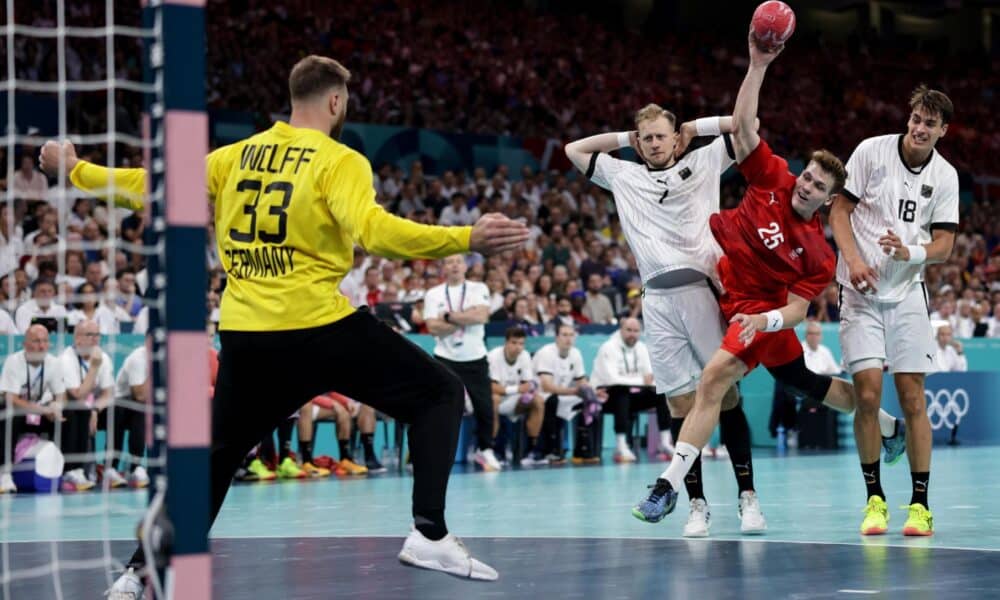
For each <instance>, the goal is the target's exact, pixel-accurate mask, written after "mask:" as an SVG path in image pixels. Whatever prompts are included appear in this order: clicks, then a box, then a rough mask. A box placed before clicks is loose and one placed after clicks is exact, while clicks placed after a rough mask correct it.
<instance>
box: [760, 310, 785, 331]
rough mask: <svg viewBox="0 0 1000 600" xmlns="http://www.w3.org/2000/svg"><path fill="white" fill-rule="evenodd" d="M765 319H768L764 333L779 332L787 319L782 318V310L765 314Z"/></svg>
mask: <svg viewBox="0 0 1000 600" xmlns="http://www.w3.org/2000/svg"><path fill="white" fill-rule="evenodd" d="M764 318H766V319H767V325H766V326H765V327H764V331H778V330H779V329H781V328H782V326H783V325H784V324H785V317H783V316H781V311H780V310H769V311H767V312H766V313H764Z"/></svg>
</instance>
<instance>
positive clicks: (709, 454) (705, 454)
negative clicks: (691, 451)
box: [701, 446, 715, 460]
mask: <svg viewBox="0 0 1000 600" xmlns="http://www.w3.org/2000/svg"><path fill="white" fill-rule="evenodd" d="M706 458H715V448H712V447H711V446H705V447H704V448H702V449H701V459H702V460H705V459H706Z"/></svg>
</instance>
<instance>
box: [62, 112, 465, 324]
mask: <svg viewBox="0 0 1000 600" xmlns="http://www.w3.org/2000/svg"><path fill="white" fill-rule="evenodd" d="M206 160H207V165H206V169H207V185H208V196H209V199H210V200H212V201H214V204H215V238H216V243H217V244H218V248H219V257H220V258H221V260H222V265H223V267H224V268H225V270H226V273H227V274H228V282H227V284H226V291H225V293H224V294H223V297H222V306H221V317H220V323H219V327H220V329H223V330H229V331H284V330H290V329H304V328H309V327H317V326H320V325H325V324H328V323H332V322H334V321H337V320H339V319H342V318H343V317H345V316H347V315H349V314H351V313H352V312H354V308H352V307H351V305H350V303H349V301H348V300H347V298H346V297H345V296H344V295H343V294H342V293H340V289H339V287H340V281H341V279H343V277H344V275H345V274H346V273H347V272H348V271H349V270H350V269H351V266H352V261H353V253H354V244H355V243H357V244H358V245H360V246H362V247H363V248H365V249H366V250H367V251H368V252H369V253H372V254H376V255H379V256H386V257H390V258H440V257H443V256H448V255H450V254H456V253H461V252H467V251H468V250H469V236H470V235H471V231H472V230H471V227H438V226H428V225H420V224H417V223H414V222H412V221H408V220H406V219H402V218H400V217H397V216H394V215H391V214H389V213H387V212H386V211H385V210H384V209H383V208H382V207H381V206H379V205H378V204H377V203H376V202H375V189H374V186H373V185H372V171H371V166H370V165H369V163H368V160H367V159H366V158H365V157H364V156H362V155H361V154H359V153H357V152H355V151H354V150H352V149H350V148H348V147H347V146H344V145H343V144H340V143H339V142H336V141H334V140H333V139H331V138H330V137H329V136H327V135H324V134H323V133H322V132H320V131H317V130H314V129H305V128H296V127H292V126H290V125H288V124H286V123H281V122H278V123H276V124H275V125H274V126H273V127H271V128H270V129H268V130H267V131H264V132H261V133H259V134H257V135H255V136H253V137H250V138H247V139H245V140H243V141H240V142H237V143H235V144H231V145H228V146H224V147H222V148H219V149H218V150H216V151H214V152H212V153H211V154H209V155H208V158H207V159H206ZM70 179H71V181H72V182H73V184H74V185H75V186H77V187H78V188H80V189H82V190H85V191H89V192H96V193H98V194H101V193H102V192H106V190H107V189H108V188H109V187H110V186H109V183H112V182H113V183H114V186H115V188H116V190H117V191H116V193H115V198H114V199H113V200H114V201H115V203H116V204H119V205H123V206H128V207H130V208H133V209H137V208H140V207H141V206H142V194H143V191H144V190H145V189H146V181H145V180H146V172H145V170H144V169H108V168H105V167H100V166H97V165H94V164H91V163H87V162H84V161H80V162H79V163H78V164H77V166H76V167H74V169H73V171H72V172H71V173H70Z"/></svg>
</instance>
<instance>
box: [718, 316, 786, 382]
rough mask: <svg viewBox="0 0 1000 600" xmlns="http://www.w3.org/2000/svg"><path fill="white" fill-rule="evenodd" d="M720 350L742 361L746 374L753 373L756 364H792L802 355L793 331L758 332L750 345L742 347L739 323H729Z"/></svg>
mask: <svg viewBox="0 0 1000 600" xmlns="http://www.w3.org/2000/svg"><path fill="white" fill-rule="evenodd" d="M722 349H723V350H725V351H726V352H729V353H730V354H732V355H734V356H735V357H736V358H738V359H740V360H741V361H743V364H745V365H746V366H747V373H749V372H750V371H753V370H754V369H755V368H756V367H757V365H758V364H762V365H764V366H765V367H777V366H780V365H784V364H788V363H790V362H792V361H793V360H795V359H796V358H798V357H799V355H800V354H802V344H801V343H799V338H797V337H796V336H795V330H793V329H782V330H781V331H774V332H763V331H758V332H757V335H755V336H754V337H753V339H752V340H750V344H749V345H746V346H744V345H743V342H741V341H740V324H739V323H730V325H729V329H727V330H726V336H725V337H724V338H722Z"/></svg>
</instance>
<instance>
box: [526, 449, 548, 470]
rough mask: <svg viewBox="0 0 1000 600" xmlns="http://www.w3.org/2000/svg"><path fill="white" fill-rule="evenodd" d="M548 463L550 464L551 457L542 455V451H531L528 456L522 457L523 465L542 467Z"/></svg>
mask: <svg viewBox="0 0 1000 600" xmlns="http://www.w3.org/2000/svg"><path fill="white" fill-rule="evenodd" d="M547 464H549V459H547V458H545V457H544V456H542V453H541V452H529V453H528V455H527V456H525V457H524V458H522V459H521V466H522V467H540V466H542V465H547Z"/></svg>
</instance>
